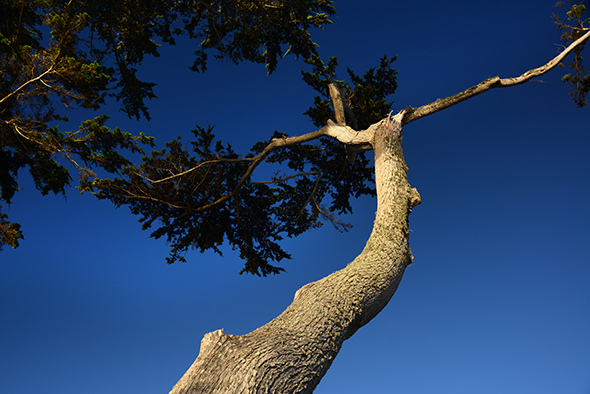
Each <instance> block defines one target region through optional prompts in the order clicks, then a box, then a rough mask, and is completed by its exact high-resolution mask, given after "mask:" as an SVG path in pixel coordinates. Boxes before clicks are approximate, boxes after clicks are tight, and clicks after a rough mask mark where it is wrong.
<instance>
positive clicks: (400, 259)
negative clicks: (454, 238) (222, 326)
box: [96, 69, 543, 382]
mask: <svg viewBox="0 0 590 394" xmlns="http://www.w3.org/2000/svg"><path fill="white" fill-rule="evenodd" d="M542 71H543V69H541V70H537V72H542ZM534 75H535V73H531V74H525V76H524V77H523V78H521V79H520V80H515V81H512V80H502V79H490V80H486V81H484V82H483V83H482V84H479V85H477V86H476V87H474V89H469V90H468V91H465V92H462V94H459V95H456V96H452V97H451V99H450V100H441V101H437V102H434V103H433V105H432V106H424V107H420V108H418V109H411V108H410V109H408V110H407V111H402V112H400V113H399V114H398V116H396V117H393V118H386V119H385V120H384V121H379V122H377V123H373V124H372V127H371V126H369V127H367V128H366V129H364V130H362V131H350V130H349V129H348V128H346V127H345V126H343V125H342V124H341V125H335V124H330V125H328V126H326V127H325V128H322V129H321V133H316V134H318V135H326V136H329V137H336V138H340V139H342V140H344V142H345V143H348V145H352V144H351V143H350V142H351V140H350V138H351V137H350V136H348V135H352V136H354V137H358V138H360V140H355V142H357V141H358V142H357V144H356V145H359V146H358V148H359V149H360V150H362V149H366V148H367V147H368V143H371V146H372V147H373V148H374V149H375V150H376V152H377V153H379V158H380V159H379V160H377V164H378V166H377V169H376V173H377V175H378V177H377V180H378V185H380V184H381V183H379V180H380V179H382V178H380V177H379V174H381V175H383V174H384V173H386V172H385V171H381V170H380V168H383V166H385V165H391V166H392V167H393V168H395V171H397V172H398V173H399V175H400V176H399V177H397V178H394V179H393V180H392V181H395V183H394V185H395V186H397V187H395V186H394V187H392V188H391V190H394V191H395V192H396V194H395V195H394V196H393V197H391V196H389V197H385V198H384V197H383V190H384V188H381V195H380V196H379V197H380V201H379V204H380V209H379V211H378V212H379V213H380V214H379V215H378V216H379V218H380V219H381V220H380V219H378V220H377V221H376V225H375V227H376V228H375V231H374V233H373V234H374V236H372V238H371V239H370V241H369V243H368V247H367V249H366V251H367V252H366V253H364V255H361V256H362V257H361V256H359V259H358V261H356V263H354V264H351V265H350V266H349V267H350V269H348V271H351V270H353V269H354V268H355V266H358V265H360V263H361V262H362V260H364V259H366V256H367V255H370V253H377V250H378V249H379V248H374V247H372V246H374V245H375V244H379V243H380V242H379V239H378V237H380V236H383V235H385V236H391V237H392V238H394V239H395V240H397V241H398V242H399V244H401V246H400V245H397V247H394V248H393V250H392V252H393V253H395V254H397V255H398V256H397V260H396V259H394V261H393V264H398V265H399V270H400V271H402V272H403V268H404V267H405V265H406V264H407V263H408V260H409V250H408V249H407V247H406V243H407V213H408V210H410V209H411V208H412V206H413V205H415V204H416V203H417V202H418V196H417V194H416V193H415V192H414V191H412V189H410V188H409V186H408V185H406V184H405V169H404V167H405V166H404V164H403V156H400V155H401V151H400V149H399V148H400V145H399V138H400V135H399V134H400V133H401V130H400V128H401V125H402V124H407V123H409V120H413V119H414V118H413V117H412V116H414V117H416V116H420V114H422V116H425V115H424V114H429V113H432V112H434V111H435V110H438V109H442V108H444V107H445V106H449V105H453V104H454V103H455V102H456V101H459V100H460V99H462V98H469V97H472V96H473V95H474V94H477V93H479V92H481V91H485V90H487V89H489V88H491V87H500V86H509V85H511V84H514V83H517V82H520V81H524V80H526V79H527V78H528V77H531V76H534ZM332 91H334V89H332ZM335 101H336V103H338V100H337V99H336V100H335ZM343 107H344V106H343ZM416 114H418V115H416ZM339 123H344V122H343V119H342V118H341V119H339ZM373 132H375V134H376V135H377V137H375V135H372V134H373ZM199 135H201V136H203V138H205V137H207V136H208V135H209V134H207V133H204V132H203V130H201V133H200V134H199ZM312 137H314V136H307V137H306V138H312ZM384 140H388V141H389V142H390V143H391V145H387V144H383V141H384ZM277 141H278V142H277ZM281 141H285V142H281ZM296 141H297V140H296V139H289V138H288V137H285V138H283V137H282V136H279V137H278V138H277V139H276V140H273V141H271V142H270V144H269V145H267V147H268V146H270V147H271V148H275V147H280V146H282V145H289V144H292V143H294V142H296ZM222 147H223V146H222ZM265 148H266V147H265ZM219 152H222V150H221V149H220V150H219ZM262 152H264V149H263V150H262ZM216 153H218V152H216ZM352 153H354V152H351V154H350V155H352ZM220 156H221V155H220ZM228 156H229V155H228ZM222 158H223V159H224V160H226V159H227V160H228V161H229V160H240V162H244V160H243V159H238V158H233V157H232V156H230V157H227V156H225V157H222ZM248 159H255V157H254V158H248ZM388 159H390V160H388ZM205 160H206V161H204V162H203V163H206V164H207V165H209V164H213V163H212V162H211V160H207V159H205ZM216 160H219V159H216ZM380 160H381V161H380ZM250 161H252V162H254V161H255V160H250ZM201 164H202V163H198V164H197V165H201ZM211 167H212V166H211ZM316 175H317V174H316ZM282 179H283V178H278V180H277V183H279V184H280V182H279V180H282ZM291 179H294V178H291ZM152 181H154V180H153V179H152ZM156 181H157V180H156ZM156 181H154V182H156ZM148 182H149V181H148ZM383 184H387V182H386V181H384V183H383ZM99 186H101V185H100V184H97V185H96V187H99ZM107 186H109V185H107ZM103 190H106V192H108V189H103ZM308 190H309V189H308ZM385 190H387V189H386V188H385ZM230 192H231V189H230ZM311 192H312V193H311V194H313V193H314V189H313V188H312V189H311ZM113 196H114V197H120V196H118V195H113ZM317 211H318V214H319V213H320V209H317ZM388 214H391V215H392V216H393V217H394V218H393V219H388V220H387V221H386V223H387V224H388V227H390V226H389V225H390V224H391V223H396V224H397V226H392V227H393V228H392V229H389V230H390V231H391V230H393V231H391V233H385V234H384V232H383V231H382V227H381V226H380V224H382V220H383V219H384V218H385V217H386V216H387V215H388ZM394 243H395V242H394ZM385 252H387V251H385ZM387 260H389V259H386V261H385V262H386V263H387V262H388V261H387ZM394 266H395V265H394ZM340 275H344V273H342V274H340ZM337 276H338V275H337ZM359 277H361V278H362V275H361V276H359ZM399 277H401V274H400V276H398V277H397V278H394V279H391V280H390V281H391V283H389V286H388V289H390V291H393V290H395V287H396V284H397V280H398V279H399ZM332 280H334V277H332V278H331V279H328V278H326V280H322V281H321V283H320V282H318V283H315V284H312V285H311V286H307V287H305V288H304V289H302V290H301V291H300V292H299V293H298V294H297V296H296V301H295V303H294V306H292V307H291V308H290V309H289V310H288V311H289V312H291V311H293V310H296V309H297V305H296V303H301V302H304V300H305V298H306V297H310V296H312V297H313V296H315V295H317V294H320V295H321V297H320V301H321V302H327V303H329V302H335V301H333V300H330V299H329V298H330V297H326V293H325V292H324V293H322V292H318V291H317V290H318V289H317V287H318V286H320V287H321V286H322V285H323V284H326V283H329V282H330V281H332ZM330 288H332V286H330ZM385 293H386V294H385V295H384V298H385V301H384V300H383V299H376V300H374V299H371V297H369V299H371V302H373V301H375V302H374V305H373V304H371V307H374V308H375V309H372V308H368V309H367V312H365V313H361V314H355V313H354V312H355V311H354V309H355V308H359V306H358V305H359V304H360V303H362V301H363V300H362V296H360V295H359V294H360V293H357V292H353V293H352V294H350V296H349V297H344V300H345V301H344V303H343V304H342V305H343V306H345V305H346V304H347V303H352V308H350V310H351V311H352V312H351V313H350V315H348V314H347V313H345V312H342V313H335V316H329V317H333V318H336V319H341V321H340V323H341V325H340V324H338V323H339V322H338V320H337V321H336V322H330V324H329V326H330V327H336V328H341V329H342V332H341V335H342V336H341V337H339V338H338V337H337V338H336V340H335V341H334V342H331V341H326V342H323V343H325V344H326V345H327V346H328V350H327V351H326V353H325V355H326V359H327V360H328V361H329V360H331V358H332V357H333V355H334V354H335V351H337V349H338V348H339V345H340V344H341V338H345V337H347V336H349V335H352V333H354V331H355V330H356V329H357V328H358V327H359V326H360V325H362V324H364V323H366V322H367V321H368V320H369V319H370V318H371V317H372V315H373V314H374V313H375V312H376V311H378V309H379V308H380V307H382V306H383V303H384V302H386V301H387V291H386V292H385ZM302 300H303V301H302ZM357 303H358V304H357ZM274 324H276V325H280V324H281V322H280V321H276V322H275V323H274ZM288 327H289V328H290V329H291V328H292V327H293V325H288ZM266 329H269V328H268V327H267V328H266ZM264 330H265V329H261V331H264ZM259 334H260V332H259ZM252 337H255V335H252V336H250V337H249V338H244V339H242V338H228V337H227V336H225V335H223V334H222V333H219V332H218V333H216V334H214V335H210V336H208V337H207V338H206V340H205V341H204V343H203V351H202V356H203V357H206V356H207V350H208V349H209V348H210V346H216V345H217V343H216V340H217V339H221V340H227V342H228V343H232V342H238V343H239V342H248V341H249V340H251V339H250V338H252ZM293 338H297V336H296V335H289V336H288V339H289V340H293ZM305 339H306V340H307V338H305ZM320 342H321V341H320ZM285 343H286V344H288V341H285ZM286 353H287V355H293V354H294V352H286ZM315 356H317V355H315V354H310V355H309V357H310V358H313V357H315ZM202 360H203V358H201V361H202ZM328 364H329V362H328ZM321 368H322V367H320V371H319V372H318V371H314V370H311V372H315V375H314V376H313V377H312V378H311V379H310V380H311V381H312V382H314V379H316V380H317V377H318V376H320V375H321V372H322V371H321ZM323 368H324V370H325V368H326V365H325V364H324V366H323ZM279 380H280V379H279Z"/></svg>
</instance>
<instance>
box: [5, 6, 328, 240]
mask: <svg viewBox="0 0 590 394" xmlns="http://www.w3.org/2000/svg"><path fill="white" fill-rule="evenodd" d="M0 7H1V8H0V11H1V14H2V17H1V18H2V19H0V68H1V69H2V74H1V80H0V116H1V118H0V143H1V145H0V163H1V164H2V166H1V168H2V170H1V173H0V190H1V194H0V200H2V201H3V202H4V203H6V204H10V201H11V199H12V197H13V196H14V194H15V192H16V191H17V190H18V181H17V173H18V171H19V169H21V168H28V169H29V172H30V174H31V176H32V177H33V179H34V180H35V185H36V187H37V188H38V189H39V191H40V192H41V193H42V194H43V195H46V194H48V193H50V192H52V193H54V194H57V193H64V192H65V187H66V186H68V185H70V183H71V175H70V170H69V169H68V168H66V167H65V166H64V165H63V164H61V163H60V162H59V161H57V160H56V157H57V156H62V157H63V158H65V159H66V160H67V161H68V162H69V163H70V164H71V165H72V166H73V168H75V170H77V172H78V173H79V179H80V186H79V188H80V189H81V190H86V189H87V188H88V187H89V186H88V184H89V182H91V180H92V179H93V178H94V177H95V176H96V174H95V173H94V171H93V168H99V169H102V170H104V171H106V172H107V173H116V172H118V171H119V170H120V169H121V168H122V167H123V166H125V165H128V164H130V163H131V162H130V161H129V159H128V158H126V157H125V156H124V154H123V152H125V151H129V152H131V153H141V152H143V151H142V147H141V145H142V144H147V145H152V144H153V142H152V139H150V138H149V137H146V136H145V135H143V134H140V135H139V136H132V135H131V134H129V133H124V132H122V131H121V130H120V129H118V128H115V129H110V128H108V127H106V126H105V122H106V121H107V119H108V116H106V115H101V116H98V117H96V118H94V119H90V120H87V121H85V122H83V123H82V125H81V126H80V127H79V128H78V130H76V131H67V132H64V131H60V129H59V123H60V122H66V121H67V120H68V118H67V116H66V115H65V114H67V109H68V108H70V107H72V106H79V107H81V108H84V109H93V110H97V109H99V108H100V107H101V106H102V105H103V104H104V103H105V99H106V98H107V97H109V96H111V97H114V98H116V100H117V101H119V102H120V103H121V110H122V111H123V112H125V113H126V114H127V115H128V116H130V117H134V118H137V119H139V118H140V117H142V116H144V117H146V118H147V119H149V112H148V108H147V105H146V100H148V99H153V98H155V97H156V96H155V94H154V92H153V88H154V86H155V84H154V83H152V82H145V81H142V80H140V79H139V77H138V76H137V74H138V70H137V66H138V65H139V64H140V63H141V62H142V61H143V60H144V58H145V57H146V56H155V57H157V56H159V52H158V47H159V46H160V45H161V44H158V43H157V40H159V41H160V42H162V43H166V44H170V45H173V44H174V43H175V37H178V36H180V35H188V36H189V37H191V38H192V39H194V40H202V41H200V43H199V44H198V45H197V46H196V50H195V60H194V63H193V65H192V66H191V68H192V69H193V70H195V71H205V70H206V68H207V59H208V53H209V52H211V51H214V55H215V56H216V57H218V58H227V59H229V60H231V61H233V62H239V61H242V60H248V61H251V62H255V63H263V64H266V67H267V68H268V70H269V72H272V71H274V70H275V68H276V65H277V62H278V59H279V57H280V56H283V54H285V55H286V54H287V53H292V54H294V55H295V56H297V57H299V56H303V57H309V56H310V55H311V54H312V53H314V52H315V44H314V42H313V41H312V40H311V38H310V35H309V33H308V31H307V30H308V29H310V28H312V27H321V26H323V25H325V24H327V23H330V21H329V19H328V15H331V14H333V13H334V8H333V6H332V4H331V2H330V1H324V0H319V1H318V0H310V1H302V2H296V3H289V4H287V5H285V6H282V7H277V6H275V5H273V4H272V3H269V4H266V3H261V2H257V1H251V2H224V1H217V2H209V3H204V2H200V1H191V0H189V1H168V0H156V1H149V2H135V1H101V2H95V1H84V0H82V1H69V2H63V1H59V0H55V1H54V0H47V1H46V0H39V1H24V0H11V1H7V2H3V3H2V5H1V6H0ZM280 26H288V28H287V29H284V28H279V27H280ZM43 27H44V28H45V29H48V30H49V31H44V30H43V29H42V28H43ZM45 41H47V42H45ZM285 47H286V49H285ZM0 208H1V207H0ZM7 219H8V216H7V215H6V214H4V213H1V212H0V247H1V246H3V245H10V246H12V247H17V246H18V240H19V239H22V238H23V234H22V232H21V230H20V225H19V224H18V223H10V222H9V221H8V220H7Z"/></svg>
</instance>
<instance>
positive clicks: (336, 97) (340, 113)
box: [328, 83, 346, 126]
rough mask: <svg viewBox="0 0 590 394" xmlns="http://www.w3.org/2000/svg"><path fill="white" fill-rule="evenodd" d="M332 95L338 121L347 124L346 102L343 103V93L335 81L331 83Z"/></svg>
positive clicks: (343, 124)
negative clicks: (345, 114)
mask: <svg viewBox="0 0 590 394" xmlns="http://www.w3.org/2000/svg"><path fill="white" fill-rule="evenodd" d="M328 87H329V88H330V97H332V105H334V113H335V114H336V123H338V124H339V125H342V126H346V118H345V117H344V104H342V95H341V94H340V90H338V88H337V87H336V85H334V84H333V83H331V84H329V85H328Z"/></svg>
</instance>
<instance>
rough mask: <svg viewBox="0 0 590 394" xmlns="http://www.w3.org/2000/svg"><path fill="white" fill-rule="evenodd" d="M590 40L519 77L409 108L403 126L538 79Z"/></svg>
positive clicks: (495, 79) (485, 83) (581, 40)
mask: <svg viewBox="0 0 590 394" xmlns="http://www.w3.org/2000/svg"><path fill="white" fill-rule="evenodd" d="M588 38H590V31H588V32H587V33H586V34H584V35H583V36H582V37H580V38H578V39H577V40H576V41H574V42H573V43H571V44H570V45H569V46H568V47H567V48H566V49H564V50H563V51H562V52H561V53H560V54H559V55H557V56H556V57H554V58H553V59H552V60H551V61H549V62H548V63H547V64H545V65H543V66H541V67H538V68H534V69H532V70H529V71H527V72H525V73H524V74H522V75H520V76H519V77H515V78H500V77H497V76H496V77H493V78H488V79H486V80H485V81H482V82H480V83H479V84H477V85H475V86H472V87H470V88H469V89H466V90H464V91H462V92H459V93H457V94H455V95H453V96H450V97H445V98H442V99H438V100H436V101H434V102H432V103H429V104H425V105H423V106H421V107H419V108H409V109H408V112H407V114H406V116H405V117H404V119H403V123H402V124H403V125H406V124H408V123H410V122H413V121H415V120H418V119H420V118H423V117H425V116H428V115H431V114H433V113H435V112H438V111H442V110H443V109H446V108H449V107H452V106H453V105H455V104H459V103H460V102H462V101H465V100H467V99H470V98H472V97H474V96H477V95H479V94H481V93H484V92H487V91H488V90H490V89H493V88H505V87H509V86H516V85H520V84H523V83H525V82H527V81H529V80H530V79H531V78H534V77H538V76H539V75H543V74H545V73H547V72H548V71H550V70H551V69H553V68H554V67H555V66H557V65H558V64H559V63H561V61H562V60H563V59H564V58H565V57H566V56H567V55H569V54H570V53H571V52H572V51H573V50H574V49H576V47H578V46H579V45H581V44H583V43H584V41H586V40H588Z"/></svg>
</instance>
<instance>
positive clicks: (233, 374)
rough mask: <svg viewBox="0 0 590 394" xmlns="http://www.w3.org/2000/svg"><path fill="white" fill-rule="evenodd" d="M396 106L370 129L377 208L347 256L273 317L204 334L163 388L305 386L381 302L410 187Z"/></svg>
mask: <svg viewBox="0 0 590 394" xmlns="http://www.w3.org/2000/svg"><path fill="white" fill-rule="evenodd" d="M402 117H403V112H401V113H400V114H398V115H396V117H394V118H391V119H387V120H385V121H382V122H380V123H378V124H376V125H375V127H373V128H372V133H373V137H372V141H371V144H372V146H373V150H374V152H375V176H376V183H377V198H378V208H377V213H376V218H375V223H374V226H373V231H372V233H371V236H370V238H369V240H368V241H367V244H366V246H365V248H364V250H363V251H362V253H361V254H360V255H359V256H358V257H357V258H356V259H354V261H353V262H351V263H350V264H348V266H347V267H346V268H344V269H342V270H340V271H337V272H335V273H333V274H331V275H329V276H327V277H325V278H323V279H321V280H319V281H317V282H312V283H309V284H307V285H305V286H303V287H302V288H301V289H299V290H298V291H297V292H296V293H295V298H294V300H293V303H292V304H291V305H290V306H289V307H288V308H287V309H286V310H285V311H284V312H283V313H282V314H281V315H280V316H278V317H277V318H276V319H274V320H272V321H271V322H269V323H268V324H266V325H264V326H262V327H260V328H259V329H257V330H255V331H253V332H251V333H249V334H246V335H242V336H233V335H228V334H225V333H224V332H223V330H217V331H215V332H212V333H209V334H206V335H205V337H204V338H203V340H202V342H201V350H200V354H199V356H198V357H197V359H196V360H195V362H194V363H193V365H192V366H191V367H190V368H189V370H188V371H187V372H186V373H185V375H184V376H183V377H182V379H180V381H179V382H178V383H177V384H176V385H175V386H174V388H173V389H172V391H171V393H223V394H227V393H311V392H312V391H313V390H314V389H315V387H316V386H317V385H318V384H319V382H320V380H321V378H322V377H323V376H324V374H325V373H326V372H327V370H328V368H329V367H330V365H331V364H332V361H333V360H334V358H335V357H336V355H337V354H338V351H339V350H340V348H341V346H342V343H343V342H344V340H346V339H347V338H349V337H351V336H352V335H353V334H354V333H355V332H356V331H357V330H358V329H359V328H360V327H362V326H363V325H365V324H367V323H368V322H369V321H370V320H371V319H372V318H373V317H375V316H376V315H377V314H378V313H379V312H380V311H381V309H383V307H384V306H385V305H386V304H387V303H388V302H389V300H390V299H391V297H392V296H393V294H394V293H395V290H396V289H397V286H398V284H399V282H400V280H401V278H402V275H403V273H404V270H405V268H406V267H407V266H408V264H410V263H411V261H412V255H411V252H410V248H409V245H408V214H409V213H410V211H411V209H412V207H413V206H415V205H417V204H418V203H419V202H420V198H419V195H418V193H417V191H416V190H415V189H412V188H410V185H409V184H408V181H407V177H406V172H407V167H406V163H405V161H404V157H403V152H402V143H401V140H402V138H401V126H400V125H401V119H402Z"/></svg>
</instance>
